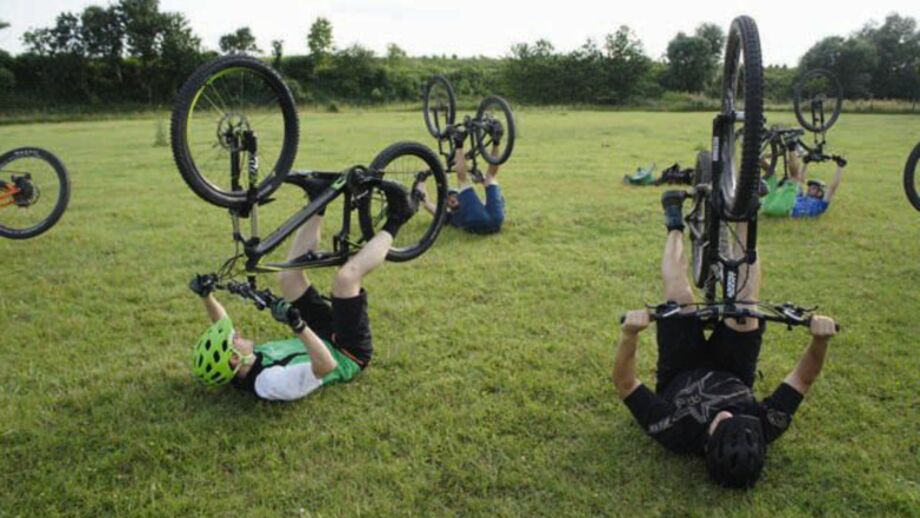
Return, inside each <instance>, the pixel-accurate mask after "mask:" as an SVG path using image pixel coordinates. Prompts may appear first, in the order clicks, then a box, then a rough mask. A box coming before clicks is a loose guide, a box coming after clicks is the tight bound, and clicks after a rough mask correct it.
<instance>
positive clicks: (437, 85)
mask: <svg viewBox="0 0 920 518" xmlns="http://www.w3.org/2000/svg"><path fill="white" fill-rule="evenodd" d="M422 113H423V114H424V115H425V126H426V127H427V128H428V133H431V136H432V137H434V138H436V139H442V138H444V137H445V136H446V130H447V127H448V126H450V125H452V124H453V123H454V120H456V117H457V99H456V97H455V96H454V89H453V88H452V87H451V86H450V83H449V82H448V81H447V78H446V77H444V76H440V75H438V76H434V77H432V78H431V79H429V80H428V84H426V85H425V96H424V102H423V106H422Z"/></svg>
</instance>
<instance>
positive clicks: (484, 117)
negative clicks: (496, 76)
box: [473, 95, 517, 165]
mask: <svg viewBox="0 0 920 518" xmlns="http://www.w3.org/2000/svg"><path fill="white" fill-rule="evenodd" d="M475 122H476V124H475V125H474V126H473V131H474V132H475V135H474V136H473V138H475V139H476V146H477V148H478V149H479V154H480V155H482V158H483V160H485V161H486V162H488V163H490V164H492V165H501V164H504V163H505V162H507V161H508V158H510V157H511V152H512V151H513V150H514V138H515V136H516V132H517V129H516V128H515V126H514V114H513V113H511V106H510V105H509V104H508V101H506V100H504V99H502V98H501V97H498V96H496V95H492V96H489V97H486V98H485V99H483V100H482V102H481V103H479V109H477V110H476V119H475Z"/></svg>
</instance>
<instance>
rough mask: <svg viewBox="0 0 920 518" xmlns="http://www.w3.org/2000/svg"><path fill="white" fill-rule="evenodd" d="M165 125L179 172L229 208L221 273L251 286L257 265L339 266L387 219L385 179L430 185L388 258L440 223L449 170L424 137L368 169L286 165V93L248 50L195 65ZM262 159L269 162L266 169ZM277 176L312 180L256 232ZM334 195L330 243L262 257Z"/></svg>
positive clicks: (292, 146)
mask: <svg viewBox="0 0 920 518" xmlns="http://www.w3.org/2000/svg"><path fill="white" fill-rule="evenodd" d="M170 132H171V137H172V151H173V157H174V159H175V162H176V166H177V167H178V169H179V172H180V174H181V175H182V178H183V179H184V180H185V182H186V183H187V184H188V186H189V187H190V188H191V190H192V191H193V192H194V193H195V194H197V195H198V196H199V197H201V198H202V199H203V200H205V201H207V202H208V203H211V204H213V205H216V206H218V207H222V208H225V209H228V210H229V212H230V216H231V222H232V227H233V241H234V243H235V247H236V250H235V253H234V254H233V255H232V256H231V257H230V258H229V259H227V260H226V261H225V262H224V263H223V265H222V266H221V267H220V269H219V271H218V278H219V279H221V280H225V279H232V278H235V277H236V276H237V275H240V274H242V273H245V274H246V276H247V278H248V280H249V285H250V287H251V288H252V289H256V282H255V276H254V274H256V273H265V272H278V271H283V270H299V269H305V268H316V267H325V266H337V265H341V264H344V263H345V262H346V261H347V260H348V258H349V257H350V256H351V255H353V254H355V253H357V251H358V250H360V249H361V247H362V246H363V245H364V244H365V243H366V242H367V241H369V240H370V239H371V238H372V237H373V236H374V235H375V234H376V233H377V231H378V230H379V229H380V228H381V227H382V226H383V223H384V222H385V219H386V214H387V206H386V197H385V195H384V192H383V190H382V189H381V186H382V185H383V182H384V181H389V182H397V183H399V184H400V185H401V186H402V188H403V189H404V190H405V192H406V193H409V195H410V196H416V194H415V193H416V192H417V191H416V188H417V187H419V186H420V185H422V184H425V183H426V182H431V183H433V184H434V191H435V192H436V193H437V198H436V203H435V206H436V210H435V211H434V214H431V215H429V214H428V213H427V212H426V211H419V212H417V213H416V215H415V216H414V217H413V218H412V219H410V220H409V221H408V222H407V223H406V224H405V225H404V226H403V227H402V229H401V230H400V232H399V235H398V237H397V238H396V239H394V242H393V245H392V247H391V249H390V250H389V252H388V254H387V260H390V261H397V262H399V261H408V260H411V259H414V258H416V257H418V256H420V255H421V254H422V253H424V252H425V251H426V250H427V249H428V248H429V247H431V245H432V244H433V243H434V241H435V239H436V238H437V236H438V233H439V232H440V230H441V227H442V225H443V223H444V217H445V207H446V201H447V177H446V175H445V173H444V169H443V168H442V167H441V163H440V161H439V160H438V157H437V155H435V154H434V152H433V151H431V150H430V149H429V148H428V147H426V146H424V145H422V144H418V143H414V142H399V143H396V144H393V145H391V146H389V147H388V148H386V149H385V150H383V151H382V152H381V153H380V154H378V155H377V157H376V158H374V160H373V161H372V162H371V164H370V165H369V166H366V167H365V166H361V165H358V166H353V167H349V168H347V169H345V170H343V171H298V172H294V173H292V172H291V165H292V164H293V161H294V158H295V156H296V152H297V143H298V138H299V123H298V117H297V113H296V109H295V106H294V99H293V97H292V96H291V93H290V91H289V90H288V87H287V85H286V84H285V83H284V81H283V80H282V78H281V77H280V76H279V75H278V74H277V72H275V71H274V70H273V69H272V68H271V67H269V66H267V65H266V64H264V63H263V62H261V61H259V60H257V59H255V58H252V57H248V56H240V55H234V56H226V57H222V58H218V59H217V60H214V61H212V62H210V63H207V64H205V65H203V66H201V67H200V68H199V69H198V70H196V71H195V72H194V73H193V74H192V76H191V77H190V78H189V80H188V81H187V82H186V83H185V84H184V85H183V86H182V88H181V89H180V90H179V93H178V96H177V99H176V103H175V106H174V108H173V113H172V121H171V129H170ZM266 159H267V162H266ZM262 163H267V164H268V165H269V169H268V172H267V173H265V172H264V171H263V168H262V167H261V164H262ZM283 183H287V184H292V185H298V186H300V187H302V188H304V189H305V190H306V187H305V186H306V185H307V184H311V183H312V185H319V187H320V188H319V189H318V190H317V192H315V193H313V195H311V200H310V201H309V202H308V203H307V204H306V205H305V206H304V207H303V208H301V209H300V210H299V211H297V212H296V213H295V214H293V215H291V216H290V217H289V218H288V219H287V220H286V221H285V222H284V223H282V224H281V225H280V226H279V227H278V228H277V229H275V230H273V231H272V232H271V233H269V234H268V235H267V236H264V237H263V236H262V234H261V229H260V227H259V209H260V207H262V206H264V205H266V204H268V203H271V201H273V199H272V198H271V194H272V193H273V192H274V191H275V190H276V189H278V188H279V187H280V186H281V184H283ZM340 197H341V198H342V199H343V203H342V224H341V229H340V231H339V232H338V233H336V234H335V235H334V236H333V248H332V250H331V251H315V252H310V253H308V254H306V255H304V256H302V257H299V258H295V259H293V260H290V261H283V262H267V261H265V260H264V259H265V257H266V256H267V255H268V254H270V253H271V252H272V251H274V250H275V249H276V248H277V247H278V246H279V245H280V244H281V243H282V242H283V241H285V240H286V239H287V238H288V237H289V236H290V235H291V234H293V233H294V232H296V231H297V229H298V228H299V227H300V226H301V225H303V224H304V223H305V222H306V221H307V220H308V219H310V218H311V217H313V216H315V215H317V214H319V213H320V212H322V211H323V210H324V209H325V208H326V207H327V206H328V205H329V204H330V203H332V202H333V201H334V200H336V199H338V198H340ZM353 213H357V223H358V225H357V226H358V227H359V229H360V232H359V233H356V235H352V234H353V232H352V227H353V225H352V219H353V218H352V215H353ZM243 219H249V222H250V225H249V227H250V228H249V235H248V236H244V235H243V232H242V229H241V227H242V220H243ZM241 262H242V268H239V266H240V263H241Z"/></svg>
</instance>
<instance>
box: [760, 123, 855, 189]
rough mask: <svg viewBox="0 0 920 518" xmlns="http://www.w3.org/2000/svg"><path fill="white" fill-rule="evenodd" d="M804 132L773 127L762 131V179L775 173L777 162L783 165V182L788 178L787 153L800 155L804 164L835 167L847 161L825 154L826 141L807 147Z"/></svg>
mask: <svg viewBox="0 0 920 518" xmlns="http://www.w3.org/2000/svg"><path fill="white" fill-rule="evenodd" d="M804 135H805V130H804V129H801V128H784V127H781V126H773V127H771V128H769V129H767V130H765V131H764V137H763V144H762V146H761V168H762V169H763V170H764V173H763V177H764V179H767V178H769V177H771V176H773V174H775V173H776V167H777V165H779V161H780V160H782V164H783V180H786V179H787V178H789V163H788V157H787V154H788V152H789V151H793V152H795V153H798V154H800V156H802V159H803V160H804V162H805V163H811V162H814V163H820V162H827V161H833V162H835V163H836V164H837V165H841V166H845V165H846V163H847V161H846V159H845V158H844V157H843V156H841V155H834V154H827V153H825V151H824V146H825V145H826V144H827V142H826V141H824V140H823V139H822V140H820V141H819V140H817V138H816V141H815V143H814V144H813V145H808V144H806V143H805V141H804V139H803V138H802V137H803V136H804Z"/></svg>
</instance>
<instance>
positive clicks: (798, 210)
mask: <svg viewBox="0 0 920 518" xmlns="http://www.w3.org/2000/svg"><path fill="white" fill-rule="evenodd" d="M830 204H831V202H829V201H825V200H824V199H822V198H814V197H812V196H807V195H804V194H799V195H797V196H796V197H795V205H794V206H793V207H792V217H793V218H813V217H817V216H820V215H821V214H824V211H826V210H827V208H828V207H829V206H830Z"/></svg>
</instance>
